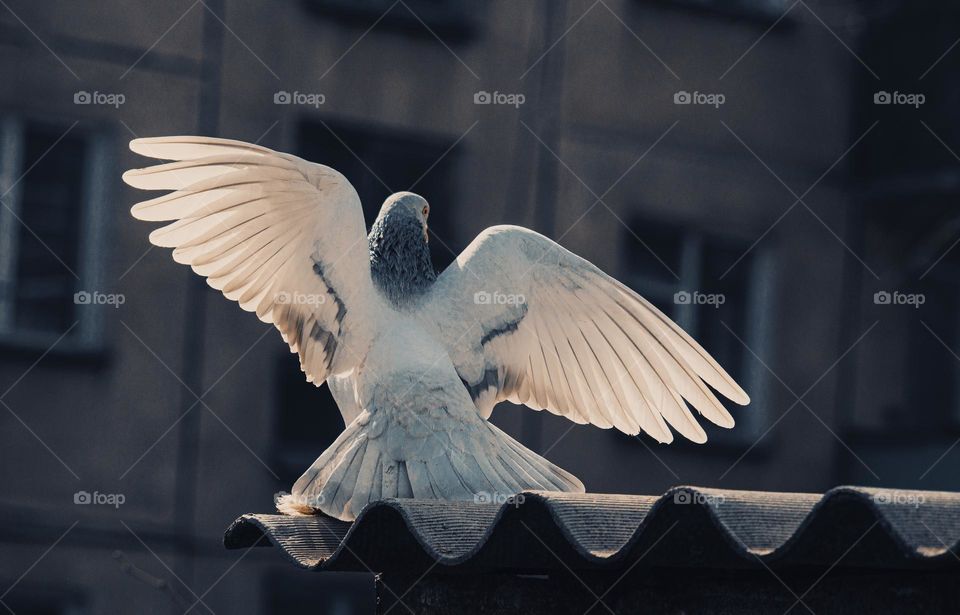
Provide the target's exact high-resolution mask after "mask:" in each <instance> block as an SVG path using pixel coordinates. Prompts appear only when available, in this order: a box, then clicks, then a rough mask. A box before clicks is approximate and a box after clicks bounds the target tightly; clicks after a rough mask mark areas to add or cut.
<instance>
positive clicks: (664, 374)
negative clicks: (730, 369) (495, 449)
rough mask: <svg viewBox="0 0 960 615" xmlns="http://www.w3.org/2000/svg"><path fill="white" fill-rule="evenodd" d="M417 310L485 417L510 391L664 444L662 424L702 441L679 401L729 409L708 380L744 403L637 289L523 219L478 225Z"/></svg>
mask: <svg viewBox="0 0 960 615" xmlns="http://www.w3.org/2000/svg"><path fill="white" fill-rule="evenodd" d="M422 313H423V316H424V320H425V323H426V324H428V325H429V326H433V327H435V330H437V331H438V335H439V337H440V339H441V340H442V341H443V343H444V345H445V346H446V349H447V352H448V353H449V354H450V356H451V358H452V359H453V362H454V365H455V366H456V368H457V371H458V373H459V374H460V377H461V379H462V380H463V382H464V384H465V385H466V386H467V388H468V389H469V390H470V393H471V395H472V396H473V397H474V400H475V401H476V403H477V406H478V408H479V409H480V411H481V412H482V413H483V415H484V416H489V414H490V412H491V411H492V409H493V406H494V404H496V403H497V402H499V401H502V400H507V401H511V402H513V403H519V404H525V405H527V406H530V407H532V408H534V409H538V410H539V409H547V410H549V411H550V412H552V413H554V414H558V415H561V416H565V417H567V418H569V419H570V420H572V421H574V422H576V423H592V424H594V425H597V426H599V427H604V428H609V427H616V428H617V429H619V430H620V431H623V432H625V433H628V434H637V433H639V432H640V431H641V430H642V431H645V432H647V433H648V434H650V435H651V436H653V437H654V438H656V439H657V440H659V441H661V442H669V441H671V440H672V439H673V436H672V434H671V432H670V429H669V428H668V427H667V424H669V425H670V426H672V427H673V428H674V429H676V430H677V431H679V432H680V433H681V434H683V435H684V436H686V437H687V438H689V439H690V440H693V441H695V442H703V441H705V440H706V434H705V433H704V431H703V429H702V428H701V427H700V425H699V424H698V423H697V421H696V420H695V419H694V417H693V416H692V414H691V412H690V410H689V409H688V407H687V405H686V404H685V403H684V399H686V400H687V401H689V402H690V404H691V405H692V406H693V407H694V408H696V409H697V410H698V411H699V412H700V414H702V415H703V416H705V417H706V418H707V419H709V420H710V421H712V422H713V423H716V424H717V425H720V426H722V427H732V426H733V418H732V417H731V416H730V414H729V413H728V412H727V410H726V409H725V408H724V407H723V405H722V404H721V403H720V401H719V400H718V399H717V398H716V396H715V395H714V394H713V392H712V391H711V390H710V388H708V387H707V386H706V384H709V385H710V386H712V387H713V388H714V389H716V390H717V391H719V392H720V393H721V394H723V395H724V396H726V397H728V398H729V399H731V400H733V401H734V402H736V403H738V404H746V403H748V402H749V398H748V397H747V394H746V393H745V392H744V391H743V389H741V388H740V387H739V386H738V385H737V383H736V382H734V381H733V379H732V378H731V377H730V376H729V375H728V374H727V373H726V372H725V371H724V370H723V368H721V367H720V366H719V365H718V364H717V362H716V361H714V360H713V358H711V357H710V355H708V354H707V352H706V351H705V350H704V349H703V348H701V347H700V345H699V344H697V343H696V342H695V341H694V340H693V339H692V338H691V337H690V336H689V335H687V334H686V333H685V332H684V331H683V330H682V329H681V328H680V327H678V326H677V325H676V324H675V323H673V322H672V321H671V320H670V319H669V318H668V317H667V316H665V315H664V314H663V313H662V312H660V311H659V310H658V309H657V308H655V307H654V306H653V305H651V304H650V303H649V302H648V301H646V300H645V299H644V298H643V297H640V296H639V295H637V294H636V293H634V292H633V291H632V290H630V289H629V288H627V287H626V286H624V285H623V284H621V283H620V282H618V281H617V280H615V279H613V278H612V277H610V276H608V275H606V274H605V273H603V272H602V271H601V270H600V269H598V268H597V267H595V266H594V265H593V264H591V263H590V262H588V261H586V260H584V259H582V258H580V257H578V256H577V255H575V254H573V253H572V252H570V251H568V250H566V249H564V248H562V247H561V246H560V245H558V244H556V243H555V242H553V241H551V240H550V239H547V238H546V237H543V236H542V235H539V234H537V233H535V232H533V231H530V230H528V229H524V228H521V227H515V226H498V227H492V228H489V229H487V230H486V231H484V232H483V233H481V234H480V235H479V236H478V237H477V238H476V239H475V240H474V242H473V243H472V244H470V246H469V247H467V249H466V250H464V251H463V253H462V254H461V255H460V256H459V257H458V258H457V260H456V261H455V262H454V263H452V264H451V265H450V266H449V267H448V268H447V269H446V270H445V271H444V272H443V274H441V276H440V277H439V279H438V280H437V282H436V284H435V285H434V288H433V289H432V290H431V294H430V295H429V297H428V299H427V302H426V304H425V308H424V310H423V312H422ZM705 383H706V384H705Z"/></svg>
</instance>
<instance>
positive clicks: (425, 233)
mask: <svg viewBox="0 0 960 615" xmlns="http://www.w3.org/2000/svg"><path fill="white" fill-rule="evenodd" d="M423 240H424V241H425V242H427V243H430V233H429V232H428V230H427V223H426V221H424V223H423Z"/></svg>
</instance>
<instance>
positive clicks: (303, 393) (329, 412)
mask: <svg viewBox="0 0 960 615" xmlns="http://www.w3.org/2000/svg"><path fill="white" fill-rule="evenodd" d="M276 370H277V371H276V374H277V377H276V383H277V403H278V407H279V408H280V412H279V413H278V416H277V432H276V433H277V440H278V442H277V453H278V455H277V457H278V461H279V463H280V466H281V470H280V473H281V476H280V478H281V479H283V480H284V481H286V482H287V483H292V482H293V481H294V480H296V479H297V478H298V477H299V476H300V474H301V473H302V472H303V471H304V470H306V469H307V468H308V467H309V466H310V464H311V463H313V461H314V460H315V459H316V458H317V457H319V456H320V453H322V452H323V451H324V450H325V449H326V448H327V447H328V446H330V445H331V444H333V441H334V440H336V439H337V436H339V435H340V432H342V431H343V427H344V425H343V419H342V418H341V417H340V410H339V409H338V408H337V403H336V402H335V401H334V400H333V395H331V394H330V389H329V388H328V387H327V386H326V385H324V386H322V387H319V388H318V387H315V386H313V384H311V383H309V382H307V380H306V377H305V376H304V375H303V372H302V371H300V367H299V363H298V360H297V357H296V356H294V355H292V354H287V353H284V354H283V355H282V356H280V357H279V358H278V360H277V366H276Z"/></svg>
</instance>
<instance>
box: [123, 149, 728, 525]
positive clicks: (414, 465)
mask: <svg viewBox="0 0 960 615" xmlns="http://www.w3.org/2000/svg"><path fill="white" fill-rule="evenodd" d="M131 148H132V149H133V150H134V151H136V152H138V153H141V154H144V155H147V156H152V157H155V158H164V159H172V160H178V161H180V162H174V163H170V164H167V165H161V166H158V167H152V168H148V169H142V170H136V171H130V172H128V173H126V174H125V175H124V179H125V180H126V181H127V182H128V183H130V184H131V185H133V186H136V187H140V188H147V189H175V190H176V191H175V192H173V193H171V194H169V195H166V196H162V197H158V198H156V199H152V200H150V201H145V202H143V203H140V204H138V205H136V206H135V207H134V209H133V213H134V215H135V216H136V217H138V218H141V219H146V220H174V222H173V223H172V224H170V225H168V226H166V227H163V228H161V229H158V230H156V231H154V232H153V233H152V234H151V241H152V242H153V243H155V244H157V245H161V246H169V247H174V248H175V250H174V258H175V260H177V261H178V262H182V263H186V264H189V265H190V266H191V267H192V268H193V269H194V271H196V272H197V273H199V274H200V275H203V276H205V277H207V281H208V283H209V284H210V285H211V286H213V287H214V288H216V289H218V290H220V291H222V292H223V294H224V295H225V296H226V297H227V298H229V299H232V300H235V301H237V302H238V303H239V304H240V306H241V307H242V308H244V309H246V310H248V311H254V312H256V314H257V316H258V317H260V318H261V319H262V320H264V321H265V322H270V323H273V324H274V325H275V326H276V327H277V328H278V329H279V330H280V332H281V334H282V335H283V338H284V340H286V341H287V342H288V343H289V344H290V348H291V351H293V352H296V353H298V354H299V356H300V365H301V368H302V369H303V371H304V372H305V374H306V376H307V379H308V380H309V381H311V382H313V383H314V384H316V385H318V386H319V385H320V384H322V383H323V382H327V383H328V385H329V386H330V389H331V392H332V393H333V395H334V398H335V399H336V401H337V404H338V406H339V407H340V410H341V412H342V414H343V417H344V422H345V424H346V429H345V430H344V432H343V433H342V434H341V435H340V437H338V438H337V440H336V441H335V442H334V443H333V444H332V445H331V446H330V447H329V448H328V449H327V450H326V451H324V453H323V454H322V455H321V456H320V457H319V458H318V459H317V461H316V462H314V464H313V465H312V466H311V467H310V468H309V469H308V470H307V471H306V472H305V473H304V474H303V476H301V477H300V479H299V480H297V482H296V484H295V485H294V486H293V489H292V494H291V496H289V497H288V498H287V499H285V500H284V501H283V502H282V503H281V508H282V509H283V510H285V511H287V512H291V511H296V512H315V511H318V510H319V511H323V512H325V513H327V514H330V515H333V516H336V517H339V518H341V519H353V518H355V517H356V515H357V514H358V513H359V512H360V510H361V509H362V508H363V507H364V506H365V505H366V504H367V503H369V502H372V501H376V500H379V499H382V498H387V497H417V498H435V499H477V498H484V499H491V498H496V497H507V496H509V495H511V494H514V493H517V492H519V491H522V490H528V489H533V490H548V491H555V490H559V491H583V485H582V484H581V483H580V481H579V480H577V479H576V478H575V477H574V476H572V475H570V474H569V473H567V472H565V471H564V470H562V469H560V468H558V467H557V466H555V465H553V464H552V463H550V462H549V461H547V460H546V459H544V458H542V457H540V456H539V455H537V454H536V453H534V452H532V451H530V450H528V449H526V448H524V447H523V446H522V445H520V444H519V443H517V442H516V441H514V440H513V439H512V438H510V436H508V435H507V434H505V433H503V432H502V431H500V430H499V429H497V428H496V427H495V426H494V425H492V424H491V423H489V422H488V421H487V420H486V419H487V418H489V416H490V413H491V412H492V410H493V406H494V405H495V404H496V403H498V402H500V401H511V402H514V403H517V404H524V405H527V406H530V407H532V408H534V409H538V410H539V409H546V410H548V411H550V412H552V413H555V414H559V415H562V416H566V417H567V418H569V419H570V420H572V421H575V422H577V423H592V424H594V425H597V426H599V427H604V428H609V427H616V428H617V429H619V430H621V431H624V432H625V433H630V434H636V433H639V432H640V431H645V432H647V433H648V434H650V435H651V436H652V437H654V438H656V439H657V440H659V441H662V442H669V441H670V440H672V437H673V436H672V433H671V431H670V427H673V428H674V429H675V430H677V431H679V432H680V433H682V434H683V435H685V436H686V437H688V438H689V439H691V440H694V441H697V442H703V441H705V440H706V434H705V433H704V431H703V430H702V428H701V427H700V425H699V424H698V423H697V421H696V420H695V419H694V418H693V415H692V414H691V411H690V409H689V408H688V407H687V405H686V404H687V402H689V403H690V404H691V405H692V406H693V407H694V408H695V409H696V410H697V411H699V412H700V414H702V415H703V416H705V417H706V418H708V419H709V420H710V421H712V422H714V423H716V424H718V425H721V426H724V427H730V426H732V425H733V420H732V418H731V417H730V415H729V414H728V413H727V411H726V409H725V408H724V407H723V405H722V404H721V403H720V402H719V401H718V400H717V398H716V397H715V396H714V394H713V392H712V391H711V390H710V389H709V388H708V387H707V386H706V384H705V383H707V384H710V385H711V386H712V387H713V388H715V389H717V390H718V391H720V392H721V393H722V394H723V395H725V396H727V397H728V398H730V399H732V400H734V401H736V402H738V403H746V402H747V396H746V394H745V393H744V392H743V391H742V390H741V389H740V387H738V386H737V385H736V383H735V382H733V380H732V379H731V378H730V377H729V376H728V375H727V374H726V373H725V372H724V371H723V370H722V369H721V368H720V366H719V365H717V364H716V362H715V361H713V359H712V358H710V356H709V355H708V354H707V353H706V352H705V351H704V350H703V349H702V348H700V347H699V346H698V345H697V344H696V342H694V341H693V340H692V339H691V338H690V337H689V336H687V335H686V334H685V333H684V332H683V331H682V330H681V329H680V328H679V327H677V326H676V325H675V324H674V323H673V322H671V321H670V320H669V319H668V318H667V317H666V316H664V315H663V314H662V313H660V312H659V311H658V310H657V309H656V308H654V307H653V306H652V305H650V304H649V303H648V302H646V301H645V300H643V299H642V298H641V297H639V296H638V295H636V294H635V293H633V292H632V291H631V290H629V289H627V288H626V287H624V286H623V285H622V284H620V283H619V282H617V281H616V280H614V279H613V278H611V277H609V276H607V275H606V274H604V273H603V272H602V271H600V270H599V269H597V268H596V267H595V266H593V265H592V264H590V263H589V262H587V261H585V260H583V259H581V258H580V257H578V256H576V255H574V254H572V253H570V252H569V251H567V250H565V249H563V248H562V247H560V246H559V245H557V244H556V243H554V242H552V241H550V240H549V239H547V238H546V237H543V236H541V235H539V234H537V233H534V232H533V231H530V230H527V229H523V228H520V227H513V226H500V227H492V228H490V229H487V230H486V231H484V232H483V233H481V234H480V236H478V237H477V239H476V240H475V241H474V242H473V243H472V244H471V245H470V246H469V247H468V248H467V249H466V250H464V252H463V253H462V254H461V255H460V256H459V257H458V258H457V260H456V261H455V262H454V263H453V264H451V265H450V266H449V267H448V268H447V269H446V270H445V271H444V272H443V273H442V274H441V275H440V276H437V274H436V272H435V271H434V269H433V266H432V264H431V261H430V253H429V249H428V244H427V217H428V215H429V206H428V205H427V202H426V201H425V200H424V199H423V198H422V197H420V196H417V195H415V194H412V193H398V194H395V195H392V196H391V197H390V198H388V199H387V201H386V202H385V203H384V205H383V207H382V209H381V211H380V215H379V216H378V218H377V220H376V221H375V222H374V223H373V225H372V227H371V230H370V233H369V236H365V232H364V231H365V225H364V221H363V215H362V210H361V208H360V203H359V199H358V198H357V195H356V191H355V190H354V189H353V187H352V186H350V184H349V183H348V182H347V181H346V179H345V178H344V177H343V176H342V175H340V174H339V173H337V172H336V171H333V170H332V169H330V168H328V167H324V166H322V165H317V164H313V163H308V162H306V161H303V160H301V159H299V158H296V157H293V156H289V155H286V154H280V153H277V152H274V151H272V150H269V149H266V148H263V147H259V146H255V145H250V144H246V143H241V142H237V141H227V140H222V139H208V138H204V137H165V138H158V139H138V140H136V141H134V142H133V143H132V144H131ZM684 400H686V401H684ZM668 425H669V427H668Z"/></svg>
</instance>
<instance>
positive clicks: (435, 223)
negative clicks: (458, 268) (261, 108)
mask: <svg viewBox="0 0 960 615" xmlns="http://www.w3.org/2000/svg"><path fill="white" fill-rule="evenodd" d="M327 127H329V129H328V128H327ZM453 143H454V140H452V139H451V140H450V141H447V140H445V139H438V138H435V137H431V136H427V135H422V134H418V133H405V132H402V131H393V130H391V131H386V130H384V129H383V128H382V127H377V126H357V125H346V124H343V123H335V122H327V123H326V125H324V124H320V123H312V122H307V123H306V124H305V125H304V126H303V129H302V130H301V132H300V143H299V148H298V153H299V155H300V156H301V157H303V158H306V159H307V160H310V161H312V162H319V163H320V164H325V165H327V166H328V167H333V168H334V169H336V170H337V171H339V172H341V173H343V174H344V175H345V176H346V177H347V179H348V180H350V183H351V184H353V186H354V187H355V188H356V189H357V192H358V193H359V194H360V202H361V203H363V215H364V218H365V219H366V222H367V228H369V227H370V224H372V223H373V221H374V219H376V217H377V213H378V212H379V211H380V206H381V205H382V204H383V201H384V200H385V199H386V198H387V197H388V196H390V194H392V193H394V192H401V191H403V190H408V189H410V187H411V186H413V192H416V193H417V194H419V195H421V196H422V197H424V198H425V199H427V201H429V202H430V204H431V205H432V209H431V212H430V233H431V240H430V254H431V256H432V258H433V264H434V266H435V267H436V268H437V270H441V271H442V270H443V268H444V267H446V266H447V265H449V264H450V263H451V262H452V261H453V259H454V258H455V257H456V255H457V254H459V252H460V250H461V249H463V247H464V246H463V245H461V244H460V242H459V238H458V237H456V236H455V233H453V229H454V228H455V223H456V220H455V219H454V218H453V216H454V215H455V213H454V211H455V207H454V205H453V204H454V203H455V200H454V197H455V194H454V180H455V176H454V171H455V169H456V159H457V152H456V151H450V152H448V153H447V150H448V149H449V148H450V146H451V145H453ZM445 153H446V155H444V154H445Z"/></svg>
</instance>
